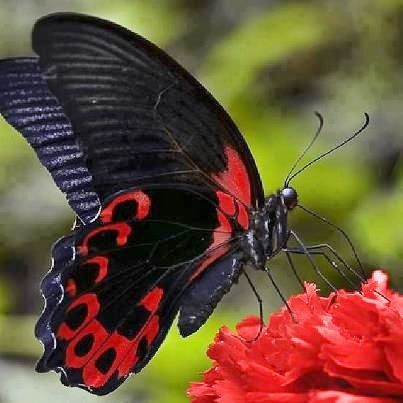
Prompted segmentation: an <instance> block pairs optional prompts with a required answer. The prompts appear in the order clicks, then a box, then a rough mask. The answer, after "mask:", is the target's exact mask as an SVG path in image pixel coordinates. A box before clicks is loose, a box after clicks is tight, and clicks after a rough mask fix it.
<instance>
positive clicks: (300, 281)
mask: <svg viewBox="0 0 403 403" xmlns="http://www.w3.org/2000/svg"><path fill="white" fill-rule="evenodd" d="M284 252H285V256H286V258H287V262H288V264H289V266H290V267H291V270H292V272H293V273H294V276H295V277H296V279H297V281H298V283H299V285H300V286H301V288H302V289H304V290H305V286H304V282H303V281H302V279H301V277H300V276H299V275H298V273H297V270H296V269H295V266H294V262H293V261H292V259H291V253H292V252H290V251H289V250H287V249H285V250H284Z"/></svg>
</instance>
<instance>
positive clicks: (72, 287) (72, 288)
mask: <svg viewBox="0 0 403 403" xmlns="http://www.w3.org/2000/svg"><path fill="white" fill-rule="evenodd" d="M64 290H65V291H66V292H67V294H69V296H70V297H74V296H75V295H76V293H77V286H76V282H75V281H74V280H73V279H72V278H69V279H68V280H67V283H66V288H65V289H64Z"/></svg>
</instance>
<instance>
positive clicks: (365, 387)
mask: <svg viewBox="0 0 403 403" xmlns="http://www.w3.org/2000/svg"><path fill="white" fill-rule="evenodd" d="M386 283H387V276H386V274H384V273H382V272H380V271H375V272H374V273H373V275H372V279H371V280H369V281H368V282H367V283H366V284H363V286H362V292H361V293H359V292H347V291H343V290H341V291H339V292H337V294H335V293H333V294H331V295H330V296H329V297H327V298H323V297H319V296H318V295H317V293H316V291H317V290H316V287H315V285H313V284H306V292H305V293H302V294H299V295H296V296H293V297H291V298H290V300H289V302H288V303H289V305H290V307H291V309H292V311H293V312H294V315H295V317H296V322H294V321H293V320H292V319H291V317H290V315H289V313H288V311H287V310H286V309H285V308H283V309H282V310H281V311H280V312H278V313H275V314H273V315H272V316H271V318H270V322H269V324H268V325H267V326H265V327H264V328H263V331H262V332H261V334H260V335H259V337H258V338H257V339H255V337H256V335H257V334H258V332H259V319H258V318H256V317H249V318H246V319H245V320H243V321H242V322H241V323H239V324H238V326H237V333H236V334H234V333H232V332H231V331H230V330H228V329H227V328H225V327H224V328H222V329H221V330H220V331H219V333H218V334H217V336H216V338H215V341H214V343H213V344H212V345H211V346H210V347H209V349H208V356H209V357H210V358H211V359H212V360H213V361H214V365H213V367H212V368H211V369H210V370H208V371H207V372H205V374H204V377H203V381H202V382H195V383H192V384H191V386H190V388H189V391H188V394H189V396H190V397H191V398H192V402H193V403H213V402H214V403H255V402H259V403H269V402H270V403H272V402H301V403H302V402H315V403H316V402H329V403H330V402H335V403H336V402H337V403H358V402H360V403H378V402H385V403H386V402H403V295H399V294H397V293H394V292H392V291H391V290H389V289H388V288H387V284H386ZM375 290H377V291H375Z"/></svg>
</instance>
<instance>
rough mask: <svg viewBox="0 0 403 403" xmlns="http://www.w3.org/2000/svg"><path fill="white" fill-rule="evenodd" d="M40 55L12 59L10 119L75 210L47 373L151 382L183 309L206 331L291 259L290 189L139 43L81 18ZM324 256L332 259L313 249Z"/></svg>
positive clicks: (2, 101)
mask: <svg viewBox="0 0 403 403" xmlns="http://www.w3.org/2000/svg"><path fill="white" fill-rule="evenodd" d="M33 48H34V50H35V52H36V53H37V54H38V55H39V58H37V57H31V58H16V59H8V60H3V61H1V63H0V110H1V113H2V114H3V116H4V117H5V118H6V119H7V120H8V122H9V123H10V124H11V125H13V126H14V127H15V128H17V129H18V130H19V131H20V132H21V133H22V135H23V136H24V137H25V138H26V139H27V141H28V142H29V143H30V144H31V146H32V147H33V148H34V150H35V151H36V153H37V155H38V157H39V159H40V160H41V162H42V164H43V165H44V166H45V167H46V168H47V169H48V170H49V172H50V173H51V175H52V177H53V179H54V181H55V182H56V184H57V185H58V187H59V188H60V189H61V190H62V191H63V192H64V193H65V194H66V196H67V199H68V202H69V204H70V206H71V207H72V208H73V210H74V211H75V213H76V214H77V217H78V218H77V224H76V226H75V228H74V230H73V231H72V233H71V234H70V235H68V236H66V237H64V238H62V239H61V240H59V241H58V242H57V243H56V244H55V245H54V247H53V250H52V258H53V265H52V269H51V271H50V272H49V273H48V274H47V276H46V277H45V278H44V280H43V283H42V287H41V289H42V293H43V295H44V298H45V301H46V305H45V309H44V311H43V313H42V316H41V317H40V319H39V321H38V323H37V326H36V336H37V338H38V339H39V340H41V342H42V343H43V345H44V349H45V351H44V354H43V356H42V358H41V359H40V361H39V362H38V364H37V370H38V371H40V372H44V371H49V370H55V371H56V372H60V373H61V375H62V376H61V380H62V382H63V383H64V384H66V385H71V386H79V387H82V388H85V389H87V390H88V391H90V392H92V393H95V394H98V395H102V394H106V393H109V392H111V391H113V390H114V389H116V388H117V387H118V386H119V385H120V384H121V383H122V382H123V381H124V380H125V379H126V378H127V377H128V375H129V374H130V373H132V372H139V371H140V370H141V369H142V368H143V367H144V366H145V365H146V364H147V362H148V361H149V360H150V359H151V358H152V356H153V355H154V354H155V352H156V351H157V349H158V347H159V346H160V344H161V342H162V341H163V339H164V337H165V335H166V333H167V331H168V329H169V328H170V326H171V324H172V321H173V319H174V317H175V316H176V315H177V314H178V312H179V330H180V333H181V334H182V335H183V336H187V335H190V334H192V333H193V332H195V331H196V330H198V329H199V327H200V326H201V325H202V324H203V323H204V322H205V321H206V320H207V318H208V317H209V315H210V314H211V313H212V311H213V309H214V308H215V306H216V304H217V303H218V302H219V301H220V300H221V298H222V297H223V295H224V294H225V293H226V292H228V290H229V289H230V287H231V285H232V284H233V283H234V282H236V281H237V279H238V277H239V276H240V274H241V273H242V272H243V268H244V265H245V264H246V263H251V264H252V265H253V266H254V267H255V268H256V269H258V270H265V264H266V261H267V259H268V258H270V257H272V256H273V255H275V254H277V253H278V252H279V251H282V250H286V251H287V241H288V239H289V238H290V237H294V238H295V239H296V241H297V244H298V245H299V246H298V248H296V249H294V250H291V249H289V251H294V252H296V253H305V252H308V247H305V246H304V245H303V244H302V242H300V240H299V238H298V237H297V236H296V234H294V233H293V232H292V231H290V230H289V229H288V227H287V214H288V212H289V211H290V210H292V209H293V208H294V207H295V206H296V205H297V193H296V191H295V190H294V189H293V188H291V187H289V180H288V181H286V184H285V185H284V188H283V189H282V190H280V191H279V192H278V193H277V194H274V195H271V196H269V197H267V198H265V197H264V193H263V188H262V183H261V180H260V177H259V173H258V171H257V169H256V165H255V162H254V160H253V158H252V156H251V153H250V151H249V149H248V147H247V145H246V143H245V141H244V139H243V138H242V136H241V134H240V133H239V131H238V129H237V127H236V126H235V124H234V123H233V121H232V120H231V118H230V117H229V116H228V115H227V113H226V112H225V111H224V109H223V108H222V107H221V106H220V105H219V104H218V103H217V101H216V100H215V99H214V98H213V97H212V96H211V95H210V94H209V93H208V92H207V91H206V90H205V89H204V88H203V87H202V86H201V85H200V84H199V83H198V82H197V81H196V80H195V79H194V78H193V77H192V76H191V75H190V74H189V73H188V72H186V71H185V70H184V69H183V68H182V67H181V66H180V65H178V64H177V63H176V62H175V61H174V60H172V59H171V58H170V57H169V56H168V55H167V54H165V53H164V52H163V51H162V50H160V49H159V48H157V47H156V46H155V45H153V44H151V43H150V42H148V41H147V40H145V39H143V38H141V37H140V36H138V35H136V34H134V33H132V32H130V31H128V30H126V29H124V28H122V27H120V26H118V25H115V24H113V23H111V22H108V21H104V20H101V19H97V18H94V17H89V16H83V15H77V14H66V13H63V14H55V15H51V16H48V17H45V18H42V19H40V20H39V21H38V22H37V23H36V25H35V27H34V31H33ZM309 250H310V251H311V253H312V254H313V253H322V254H323V251H321V250H320V249H319V250H316V249H313V248H309Z"/></svg>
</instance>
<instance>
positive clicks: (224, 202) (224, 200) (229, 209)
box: [216, 191, 236, 216]
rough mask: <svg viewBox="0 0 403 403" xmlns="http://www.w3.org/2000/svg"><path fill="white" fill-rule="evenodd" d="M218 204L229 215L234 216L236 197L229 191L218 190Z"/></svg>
mask: <svg viewBox="0 0 403 403" xmlns="http://www.w3.org/2000/svg"><path fill="white" fill-rule="evenodd" d="M216 194H217V198H218V205H219V206H220V209H221V210H222V211H223V212H224V213H225V214H227V215H229V216H233V215H234V214H235V211H236V209H235V203H234V198H233V197H232V196H231V195H229V194H228V193H224V192H221V191H218V192H217V193H216Z"/></svg>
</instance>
